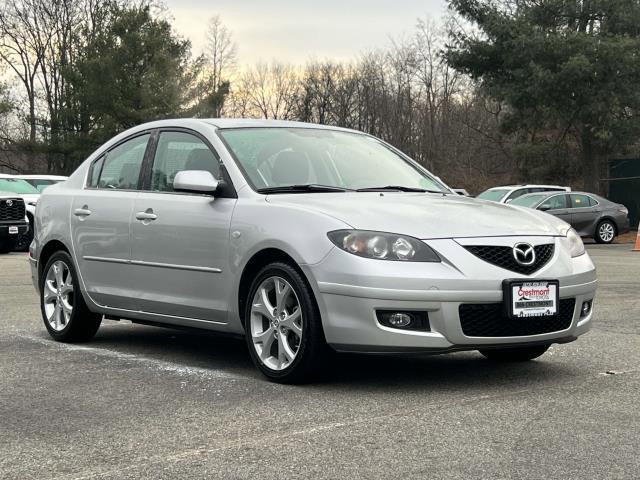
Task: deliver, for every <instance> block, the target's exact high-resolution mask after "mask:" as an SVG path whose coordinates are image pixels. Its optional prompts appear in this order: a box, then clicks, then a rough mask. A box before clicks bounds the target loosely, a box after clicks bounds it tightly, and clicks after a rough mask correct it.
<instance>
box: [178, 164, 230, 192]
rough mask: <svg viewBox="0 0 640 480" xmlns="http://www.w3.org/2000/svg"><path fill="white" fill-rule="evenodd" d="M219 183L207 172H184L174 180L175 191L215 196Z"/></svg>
mask: <svg viewBox="0 0 640 480" xmlns="http://www.w3.org/2000/svg"><path fill="white" fill-rule="evenodd" d="M219 183H220V182H219V181H218V180H216V179H215V178H214V176H213V175H211V172H207V171H206V170H182V171H181V172H178V173H176V176H175V178H174V179H173V189H174V190H175V191H176V192H194V193H208V194H213V192H215V191H216V189H217V188H218V185H219Z"/></svg>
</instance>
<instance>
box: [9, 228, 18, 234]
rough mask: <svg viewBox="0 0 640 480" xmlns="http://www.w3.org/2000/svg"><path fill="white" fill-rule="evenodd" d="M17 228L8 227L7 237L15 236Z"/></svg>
mask: <svg viewBox="0 0 640 480" xmlns="http://www.w3.org/2000/svg"><path fill="white" fill-rule="evenodd" d="M17 234H18V227H9V235H17Z"/></svg>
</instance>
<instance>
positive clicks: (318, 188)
mask: <svg viewBox="0 0 640 480" xmlns="http://www.w3.org/2000/svg"><path fill="white" fill-rule="evenodd" d="M346 191H349V189H348V188H342V187H334V186H332V185H317V184H315V183H305V184H301V185H283V186H281V187H264V188H259V189H258V190H257V192H258V193H306V192H346Z"/></svg>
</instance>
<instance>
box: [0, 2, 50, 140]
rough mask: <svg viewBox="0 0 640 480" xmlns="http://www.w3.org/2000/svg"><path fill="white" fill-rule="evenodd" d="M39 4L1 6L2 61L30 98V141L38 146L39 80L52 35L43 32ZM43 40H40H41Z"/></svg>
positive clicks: (0, 44) (28, 118)
mask: <svg viewBox="0 0 640 480" xmlns="http://www.w3.org/2000/svg"><path fill="white" fill-rule="evenodd" d="M38 6H39V0H2V1H1V3H0V59H2V60H3V61H4V62H5V63H6V64H7V65H8V66H9V68H10V69H11V70H12V71H13V73H14V74H15V75H16V77H17V78H18V80H19V81H20V84H21V85H22V87H23V89H24V94H25V95H26V97H27V103H28V114H27V121H28V123H29V140H30V141H31V142H35V140H36V132H37V119H36V100H37V91H38V85H37V77H38V73H39V71H40V66H41V64H42V62H43V61H44V56H45V48H44V46H43V44H46V43H47V42H49V41H50V38H45V39H44V42H43V38H42V37H45V36H46V35H50V32H48V33H47V32H43V31H40V18H39V16H38ZM39 37H40V38H39Z"/></svg>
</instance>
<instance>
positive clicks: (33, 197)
mask: <svg viewBox="0 0 640 480" xmlns="http://www.w3.org/2000/svg"><path fill="white" fill-rule="evenodd" d="M16 197H20V198H22V199H23V200H24V203H29V202H37V201H38V200H39V199H40V194H38V193H16Z"/></svg>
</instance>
